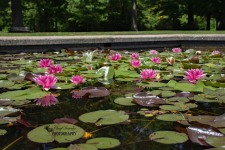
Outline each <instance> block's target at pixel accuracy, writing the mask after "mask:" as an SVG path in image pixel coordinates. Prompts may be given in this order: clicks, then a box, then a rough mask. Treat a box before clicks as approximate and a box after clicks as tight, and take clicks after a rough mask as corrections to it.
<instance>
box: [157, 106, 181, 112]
mask: <svg viewBox="0 0 225 150" xmlns="http://www.w3.org/2000/svg"><path fill="white" fill-rule="evenodd" d="M159 108H160V109H163V110H169V111H174V110H178V111H179V110H181V108H180V107H179V106H174V105H162V106H159Z"/></svg>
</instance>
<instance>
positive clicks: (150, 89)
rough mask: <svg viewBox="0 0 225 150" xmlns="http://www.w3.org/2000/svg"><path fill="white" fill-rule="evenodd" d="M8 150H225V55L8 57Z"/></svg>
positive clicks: (4, 79)
mask: <svg viewBox="0 0 225 150" xmlns="http://www.w3.org/2000/svg"><path fill="white" fill-rule="evenodd" d="M0 62H1V63H0V141H1V142H0V148H1V149H4V150H7V149H12V150H17V149H18V150H30V149H38V150H41V149H43V150H50V149H52V150H66V149H68V150H97V149H115V150H120V149H121V150H147V149H152V150H158V149H164V150H172V149H174V150H177V149H179V150H191V149H193V150H201V149H215V150H217V149H223V148H224V147H225V75H224V74H225V55H224V51H222V50H204V51H203V50H202V51H199V50H197V49H196V50H194V49H185V50H182V51H181V49H180V48H175V49H166V50H164V51H161V52H157V51H156V50H151V51H140V52H130V51H125V50H120V51H115V50H97V49H96V50H86V51H83V50H82V51H71V50H66V49H63V50H60V51H55V52H46V53H30V54H28V53H20V54H4V55H0Z"/></svg>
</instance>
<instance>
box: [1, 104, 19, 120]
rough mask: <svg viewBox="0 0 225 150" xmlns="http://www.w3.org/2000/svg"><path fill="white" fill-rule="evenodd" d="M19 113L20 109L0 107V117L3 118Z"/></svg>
mask: <svg viewBox="0 0 225 150" xmlns="http://www.w3.org/2000/svg"><path fill="white" fill-rule="evenodd" d="M19 111H21V110H20V109H15V108H12V107H2V106H0V117H4V116H7V115H10V114H15V113H17V112H19Z"/></svg>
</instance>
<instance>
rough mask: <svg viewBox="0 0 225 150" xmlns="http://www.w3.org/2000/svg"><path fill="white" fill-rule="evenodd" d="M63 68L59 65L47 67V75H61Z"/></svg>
mask: <svg viewBox="0 0 225 150" xmlns="http://www.w3.org/2000/svg"><path fill="white" fill-rule="evenodd" d="M62 71H63V68H62V67H61V66H60V65H52V66H50V67H48V74H55V73H62Z"/></svg>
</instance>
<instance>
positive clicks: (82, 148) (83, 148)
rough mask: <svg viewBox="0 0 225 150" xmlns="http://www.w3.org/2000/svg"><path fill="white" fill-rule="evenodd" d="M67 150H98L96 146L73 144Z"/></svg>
mask: <svg viewBox="0 0 225 150" xmlns="http://www.w3.org/2000/svg"><path fill="white" fill-rule="evenodd" d="M66 150H97V147H96V146H95V144H74V145H72V144H71V145H70V146H69V147H67V149H66Z"/></svg>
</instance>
